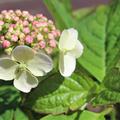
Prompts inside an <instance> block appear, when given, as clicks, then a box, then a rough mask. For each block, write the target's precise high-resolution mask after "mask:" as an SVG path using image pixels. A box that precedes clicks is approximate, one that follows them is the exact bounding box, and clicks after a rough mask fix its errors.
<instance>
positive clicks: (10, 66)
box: [0, 58, 18, 80]
mask: <svg viewBox="0 0 120 120" xmlns="http://www.w3.org/2000/svg"><path fill="white" fill-rule="evenodd" d="M17 66H18V64H17V63H16V62H14V61H12V60H11V59H9V58H2V59H0V79H2V80H12V79H13V78H14V77H15V71H16V69H17Z"/></svg>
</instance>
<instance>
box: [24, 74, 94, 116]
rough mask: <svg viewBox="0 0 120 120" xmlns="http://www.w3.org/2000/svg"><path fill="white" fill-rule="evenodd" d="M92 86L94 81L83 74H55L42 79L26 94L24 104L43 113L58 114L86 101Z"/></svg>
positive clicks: (78, 106) (75, 107)
mask: <svg viewBox="0 0 120 120" xmlns="http://www.w3.org/2000/svg"><path fill="white" fill-rule="evenodd" d="M93 87H95V85H94V82H93V81H92V80H91V79H90V78H88V77H86V76H84V75H80V76H78V75H76V74H74V75H73V76H72V77H71V78H63V77H62V76H60V75H59V74H55V75H52V76H51V77H49V78H47V79H46V80H44V81H42V82H41V84H40V85H39V86H38V88H37V89H35V90H34V91H33V92H31V94H30V95H29V96H28V98H27V101H26V103H25V104H26V106H29V107H32V109H33V110H35V111H36V112H43V113H53V114H58V113H63V112H67V111H68V110H76V109H78V108H80V107H81V106H83V105H84V104H85V103H86V102H87V96H88V94H89V91H90V90H91V89H92V88H93ZM93 91H94V90H93ZM33 96H34V97H33Z"/></svg>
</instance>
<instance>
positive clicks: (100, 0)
mask: <svg viewBox="0 0 120 120" xmlns="http://www.w3.org/2000/svg"><path fill="white" fill-rule="evenodd" d="M43 1H44V0H0V11H1V10H5V9H6V10H9V9H13V10H15V9H21V10H28V11H29V12H30V13H32V14H36V13H43V14H44V15H45V16H47V17H48V18H51V16H50V14H49V12H48V11H47V8H46V7H45V5H44V4H43ZM108 2H109V0H72V5H73V9H77V8H83V7H88V6H97V5H99V4H107V3H108Z"/></svg>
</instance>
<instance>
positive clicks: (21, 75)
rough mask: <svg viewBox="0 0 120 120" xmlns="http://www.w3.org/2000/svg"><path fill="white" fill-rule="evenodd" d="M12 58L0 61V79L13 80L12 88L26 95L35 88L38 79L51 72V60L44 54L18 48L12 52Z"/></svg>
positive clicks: (22, 47)
mask: <svg viewBox="0 0 120 120" xmlns="http://www.w3.org/2000/svg"><path fill="white" fill-rule="evenodd" d="M12 58H13V60H11V59H10V58H2V59H0V79H2V80H6V81H9V80H13V79H14V86H15V87H16V88H17V89H19V90H20V91H22V92H25V93H28V92H30V90H31V89H32V88H35V87H37V85H38V79H37V77H35V76H43V75H45V74H46V73H47V72H49V71H51V70H52V66H53V65H52V60H51V58H50V57H49V56H47V55H46V54H45V53H42V52H38V53H36V54H35V53H34V52H33V50H32V48H30V47H28V46H23V45H21V46H18V47H16V48H15V49H14V50H13V52H12Z"/></svg>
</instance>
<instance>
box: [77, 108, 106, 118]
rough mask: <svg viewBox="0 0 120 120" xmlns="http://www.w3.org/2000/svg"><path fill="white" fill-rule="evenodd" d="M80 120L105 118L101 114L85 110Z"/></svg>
mask: <svg viewBox="0 0 120 120" xmlns="http://www.w3.org/2000/svg"><path fill="white" fill-rule="evenodd" d="M79 120H105V117H104V115H102V114H100V113H94V112H90V111H86V110H85V111H83V112H82V113H81V114H80V118H79Z"/></svg>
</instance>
